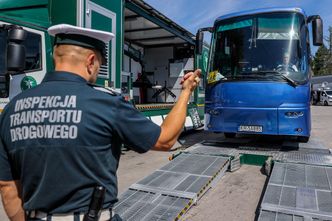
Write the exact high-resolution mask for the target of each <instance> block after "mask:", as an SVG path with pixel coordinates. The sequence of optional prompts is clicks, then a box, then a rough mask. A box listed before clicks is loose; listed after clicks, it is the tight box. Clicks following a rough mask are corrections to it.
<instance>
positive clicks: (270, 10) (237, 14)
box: [216, 7, 306, 22]
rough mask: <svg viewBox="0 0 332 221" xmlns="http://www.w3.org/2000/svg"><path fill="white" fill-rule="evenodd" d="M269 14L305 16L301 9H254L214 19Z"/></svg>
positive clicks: (220, 19) (217, 20)
mask: <svg viewBox="0 0 332 221" xmlns="http://www.w3.org/2000/svg"><path fill="white" fill-rule="evenodd" d="M270 12H297V13H300V14H303V15H304V16H306V14H305V12H304V10H303V9H301V8H295V7H294V8H261V9H254V10H247V11H241V12H235V13H230V14H226V15H222V16H220V17H219V18H217V19H216V22H219V21H222V20H225V19H229V18H236V17H241V16H245V15H255V14H263V13H270Z"/></svg>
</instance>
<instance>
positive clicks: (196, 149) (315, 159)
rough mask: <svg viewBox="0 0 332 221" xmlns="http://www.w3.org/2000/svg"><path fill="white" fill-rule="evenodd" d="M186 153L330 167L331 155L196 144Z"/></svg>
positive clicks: (331, 163)
mask: <svg viewBox="0 0 332 221" xmlns="http://www.w3.org/2000/svg"><path fill="white" fill-rule="evenodd" d="M186 152H189V153H192V154H201V155H212V156H230V157H236V156H238V155H241V154H251V155H264V156H271V157H272V159H273V160H274V161H280V162H290V163H304V164H312V165H324V166H332V155H331V154H324V153H320V152H318V153H312V152H306V151H300V152H299V151H289V152H281V151H279V150H273V149H266V150H255V149H241V148H230V147H223V146H210V145H205V144H196V145H194V146H192V147H190V148H188V150H186Z"/></svg>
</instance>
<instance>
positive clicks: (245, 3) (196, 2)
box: [144, 0, 332, 52]
mask: <svg viewBox="0 0 332 221" xmlns="http://www.w3.org/2000/svg"><path fill="white" fill-rule="evenodd" d="M144 1H145V2H146V3H148V4H150V5H151V6H153V7H154V8H155V9H157V10H158V11H159V12H161V13H162V14H164V15H166V16H167V17H168V18H170V19H171V20H173V21H174V22H176V23H177V24H179V25H181V26H182V27H183V28H185V29H187V30H188V31H190V32H191V33H193V34H196V31H197V29H198V28H202V27H209V26H212V25H213V23H214V20H215V19H216V18H217V17H219V16H221V15H225V14H229V13H233V12H239V11H244V10H251V9H258V8H267V7H300V8H302V9H304V11H305V12H306V14H307V16H310V15H320V16H321V18H322V19H323V24H324V37H327V36H328V28H329V26H332V13H331V9H332V0H144ZM310 39H311V40H312V35H311V38H310ZM325 45H327V43H326V42H325ZM316 50H317V48H315V47H313V48H312V51H313V52H315V51H316Z"/></svg>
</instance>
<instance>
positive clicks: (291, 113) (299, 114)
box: [285, 111, 304, 118]
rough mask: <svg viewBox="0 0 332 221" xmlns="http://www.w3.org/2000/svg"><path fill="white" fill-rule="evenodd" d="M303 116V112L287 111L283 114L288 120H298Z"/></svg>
mask: <svg viewBox="0 0 332 221" xmlns="http://www.w3.org/2000/svg"><path fill="white" fill-rule="evenodd" d="M303 115H304V113H303V111H288V112H286V113H285V116H286V117H288V118H298V117H302V116H303Z"/></svg>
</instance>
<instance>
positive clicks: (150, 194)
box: [114, 153, 229, 220]
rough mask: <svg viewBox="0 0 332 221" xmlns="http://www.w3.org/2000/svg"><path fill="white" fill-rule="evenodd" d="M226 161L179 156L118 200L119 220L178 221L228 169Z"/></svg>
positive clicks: (225, 159)
mask: <svg viewBox="0 0 332 221" xmlns="http://www.w3.org/2000/svg"><path fill="white" fill-rule="evenodd" d="M228 165H229V157H222V156H207V155H196V154H189V153H187V154H181V155H180V156H178V157H176V158H175V159H174V160H173V161H171V162H169V163H168V164H166V165H165V166H164V167H162V168H161V169H159V170H156V171H155V172H153V173H152V174H151V175H149V176H147V177H145V178H144V179H142V180H141V181H139V182H137V183H135V184H133V185H132V186H131V187H130V188H129V190H127V191H126V192H125V193H124V194H122V195H121V196H120V199H119V202H118V203H117V204H116V205H115V207H114V211H115V213H116V214H119V215H120V217H121V218H122V219H123V220H178V219H179V218H180V217H181V216H182V215H183V214H184V213H185V211H186V210H188V209H189V208H190V207H191V206H192V205H193V204H194V203H196V202H197V200H198V199H199V198H200V197H201V196H202V195H203V194H204V193H205V192H206V191H207V190H208V189H209V188H210V186H211V185H212V182H213V181H215V180H216V179H218V178H221V177H222V176H223V174H224V172H225V171H226V170H227V169H228Z"/></svg>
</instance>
